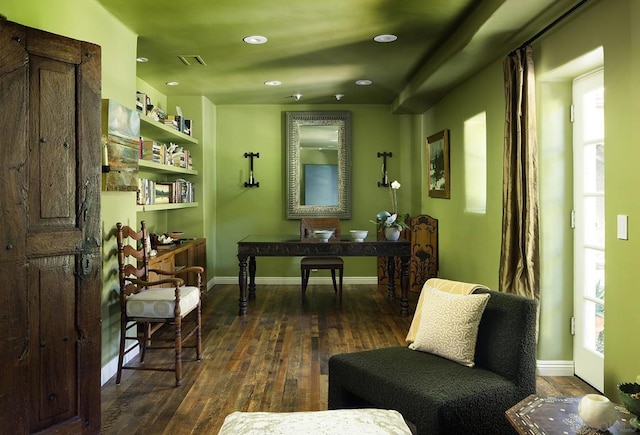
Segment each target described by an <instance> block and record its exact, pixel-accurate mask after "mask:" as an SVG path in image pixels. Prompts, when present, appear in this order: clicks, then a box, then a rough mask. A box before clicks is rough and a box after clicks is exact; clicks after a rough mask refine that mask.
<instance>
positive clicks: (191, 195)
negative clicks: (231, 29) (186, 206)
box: [136, 178, 195, 205]
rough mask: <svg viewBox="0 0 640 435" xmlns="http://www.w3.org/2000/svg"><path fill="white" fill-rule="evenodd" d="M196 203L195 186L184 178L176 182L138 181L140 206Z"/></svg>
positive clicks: (143, 179) (142, 179) (138, 202)
mask: <svg viewBox="0 0 640 435" xmlns="http://www.w3.org/2000/svg"><path fill="white" fill-rule="evenodd" d="M189 202H195V192H194V184H193V183H192V182H191V181H188V180H185V179H183V178H180V179H177V180H175V181H154V180H148V179H146V178H139V179H138V195H137V201H136V203H137V204H138V205H154V204H179V203H189Z"/></svg>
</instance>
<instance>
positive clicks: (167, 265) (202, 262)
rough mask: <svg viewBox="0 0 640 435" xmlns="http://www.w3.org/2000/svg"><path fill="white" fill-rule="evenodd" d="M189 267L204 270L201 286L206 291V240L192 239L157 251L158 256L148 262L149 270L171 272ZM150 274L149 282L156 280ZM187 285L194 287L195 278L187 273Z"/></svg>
mask: <svg viewBox="0 0 640 435" xmlns="http://www.w3.org/2000/svg"><path fill="white" fill-rule="evenodd" d="M189 266H201V267H203V268H204V273H203V274H202V275H201V276H202V281H201V283H200V284H201V286H202V290H206V285H207V241H206V239H193V240H189V241H186V242H184V243H180V244H173V245H169V247H167V248H165V249H160V250H158V255H156V256H155V257H153V258H152V259H151V260H150V261H149V268H151V269H159V270H166V271H173V270H176V269H182V268H184V267H189ZM154 275H155V274H152V275H151V276H150V279H151V280H154V279H157V275H156V276H154ZM186 284H187V285H196V284H197V276H196V274H194V273H189V274H188V275H187V277H186Z"/></svg>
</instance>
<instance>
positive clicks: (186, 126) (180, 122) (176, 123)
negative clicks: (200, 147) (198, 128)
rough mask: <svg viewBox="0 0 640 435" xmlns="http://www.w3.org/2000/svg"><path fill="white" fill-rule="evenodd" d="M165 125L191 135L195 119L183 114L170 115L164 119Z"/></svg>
mask: <svg viewBox="0 0 640 435" xmlns="http://www.w3.org/2000/svg"><path fill="white" fill-rule="evenodd" d="M164 125H166V126H167V127H171V128H173V129H175V130H178V131H179V132H181V133H184V134H186V135H187V136H191V131H192V127H193V121H192V120H191V119H187V118H184V117H182V116H181V115H168V116H167V117H166V118H165V120H164Z"/></svg>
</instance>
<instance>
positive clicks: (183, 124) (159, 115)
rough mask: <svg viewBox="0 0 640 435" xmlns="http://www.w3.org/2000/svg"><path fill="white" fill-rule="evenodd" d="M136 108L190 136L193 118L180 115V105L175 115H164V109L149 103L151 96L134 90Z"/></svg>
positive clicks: (145, 114)
mask: <svg viewBox="0 0 640 435" xmlns="http://www.w3.org/2000/svg"><path fill="white" fill-rule="evenodd" d="M136 109H137V110H138V112H140V114H142V115H144V116H149V117H150V118H152V119H154V120H156V121H158V122H161V123H163V124H164V125H166V126H168V127H171V128H173V129H175V130H177V131H179V132H181V133H184V134H186V135H188V136H191V132H192V130H193V120H191V119H187V118H185V117H184V116H182V110H181V109H180V107H176V111H177V112H178V114H177V115H165V113H164V110H162V109H160V108H159V107H154V106H153V104H151V98H149V96H148V95H147V94H145V93H143V92H140V91H137V92H136Z"/></svg>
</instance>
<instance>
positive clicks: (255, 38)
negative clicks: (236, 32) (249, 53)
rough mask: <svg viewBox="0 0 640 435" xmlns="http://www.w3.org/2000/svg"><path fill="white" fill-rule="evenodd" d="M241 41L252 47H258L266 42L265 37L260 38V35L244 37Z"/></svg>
mask: <svg viewBox="0 0 640 435" xmlns="http://www.w3.org/2000/svg"><path fill="white" fill-rule="evenodd" d="M242 40H243V41H244V42H246V43H247V44H252V45H260V44H264V43H265V42H267V38H266V37H265V36H260V35H253V36H245V37H244V38H242Z"/></svg>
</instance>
